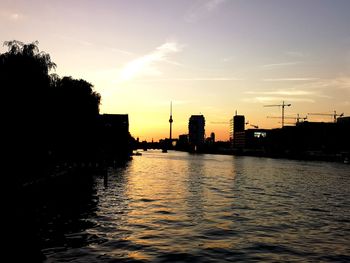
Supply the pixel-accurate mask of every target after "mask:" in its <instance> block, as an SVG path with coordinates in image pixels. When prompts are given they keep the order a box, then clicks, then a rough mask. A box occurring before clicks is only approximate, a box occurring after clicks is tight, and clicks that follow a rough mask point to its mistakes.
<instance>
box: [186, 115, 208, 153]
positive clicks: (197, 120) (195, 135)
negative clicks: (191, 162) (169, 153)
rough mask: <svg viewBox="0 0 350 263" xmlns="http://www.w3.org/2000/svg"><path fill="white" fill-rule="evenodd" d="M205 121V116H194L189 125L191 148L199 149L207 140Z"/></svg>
mask: <svg viewBox="0 0 350 263" xmlns="http://www.w3.org/2000/svg"><path fill="white" fill-rule="evenodd" d="M204 127H205V119H204V116H203V115H192V116H191V117H190V120H189V123H188V140H189V143H190V145H191V146H193V147H198V146H201V145H202V144H204V140H205V129H204Z"/></svg>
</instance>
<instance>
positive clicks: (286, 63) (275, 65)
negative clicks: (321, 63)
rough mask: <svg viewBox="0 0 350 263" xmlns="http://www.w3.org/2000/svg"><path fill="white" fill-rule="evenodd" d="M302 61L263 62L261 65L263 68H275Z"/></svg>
mask: <svg viewBox="0 0 350 263" xmlns="http://www.w3.org/2000/svg"><path fill="white" fill-rule="evenodd" d="M302 63H303V62H302V61H292V62H281V63H273V64H265V65H263V66H262V67H263V68H264V69H275V68H281V67H287V66H294V65H298V64H302Z"/></svg>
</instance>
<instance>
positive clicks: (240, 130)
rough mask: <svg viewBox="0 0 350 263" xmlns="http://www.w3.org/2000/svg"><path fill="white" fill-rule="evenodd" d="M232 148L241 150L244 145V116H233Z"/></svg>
mask: <svg viewBox="0 0 350 263" xmlns="http://www.w3.org/2000/svg"><path fill="white" fill-rule="evenodd" d="M232 128H233V134H232V137H233V147H234V148H243V147H244V143H245V131H244V130H245V118H244V115H235V116H233V127H232Z"/></svg>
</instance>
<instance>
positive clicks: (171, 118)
mask: <svg viewBox="0 0 350 263" xmlns="http://www.w3.org/2000/svg"><path fill="white" fill-rule="evenodd" d="M169 123H170V136H169V139H170V142H171V141H172V137H171V135H172V134H171V132H172V126H173V102H172V101H171V102H170V119H169Z"/></svg>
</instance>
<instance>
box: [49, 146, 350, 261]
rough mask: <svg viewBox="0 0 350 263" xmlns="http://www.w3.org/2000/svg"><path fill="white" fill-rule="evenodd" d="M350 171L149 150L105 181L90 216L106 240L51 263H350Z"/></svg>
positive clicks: (322, 165) (69, 251)
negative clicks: (346, 262) (242, 262)
mask: <svg viewBox="0 0 350 263" xmlns="http://www.w3.org/2000/svg"><path fill="white" fill-rule="evenodd" d="M347 168H348V167H347V166H341V165H339V164H337V165H335V164H328V163H316V162H313V163H308V162H296V161H288V160H274V159H266V158H252V157H233V156H219V155H190V154H187V153H181V152H171V151H169V152H168V153H167V154H164V153H161V152H157V151H148V152H147V153H144V154H143V155H142V157H137V158H134V160H133V161H132V162H131V163H129V165H128V166H127V167H125V168H120V169H116V170H110V171H109V173H108V183H106V180H105V179H103V177H101V178H97V181H96V184H95V189H96V193H95V195H96V198H98V200H99V202H98V206H97V208H96V209H95V210H94V211H93V212H90V213H88V214H86V220H88V221H89V222H93V225H92V226H91V227H88V228H87V230H86V233H87V234H88V235H91V236H94V237H97V240H96V239H95V240H94V241H93V242H90V243H89V244H88V245H81V247H79V250H77V249H74V248H69V249H67V250H65V251H62V252H57V253H52V254H49V255H48V256H49V260H51V261H53V262H63V261H65V260H67V258H69V260H70V261H72V262H88V261H91V262H110V261H111V260H118V262H130V261H137V262H154V261H157V262H175V261H177V262H194V261H197V262H210V261H214V262H231V261H236V260H239V261H274V262H276V261H305V260H306V261H347V260H350V258H349V255H350V251H349V248H348V244H349V238H348V237H349V234H350V220H349V218H350V209H349V208H350V204H349V200H350V194H349V191H348V189H349V187H350V174H349V171H348V169H347ZM72 234H73V235H74V233H72Z"/></svg>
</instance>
